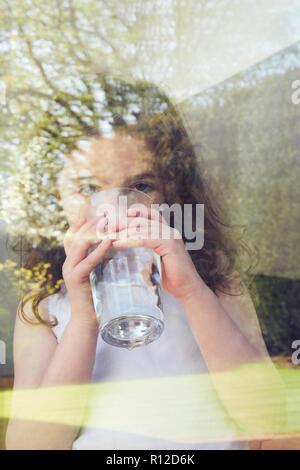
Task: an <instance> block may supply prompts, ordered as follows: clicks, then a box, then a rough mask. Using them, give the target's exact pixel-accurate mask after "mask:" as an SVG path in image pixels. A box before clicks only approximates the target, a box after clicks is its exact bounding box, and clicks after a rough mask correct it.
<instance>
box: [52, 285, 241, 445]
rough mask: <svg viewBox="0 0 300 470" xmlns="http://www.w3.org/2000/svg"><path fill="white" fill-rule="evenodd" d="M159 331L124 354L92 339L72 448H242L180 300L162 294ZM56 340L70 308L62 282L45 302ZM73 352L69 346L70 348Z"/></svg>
mask: <svg viewBox="0 0 300 470" xmlns="http://www.w3.org/2000/svg"><path fill="white" fill-rule="evenodd" d="M161 297H162V305H163V311H164V325H165V326H164V331H163V333H162V335H161V336H160V338H158V339H157V340H155V341H153V342H152V343H150V344H148V345H146V346H141V347H137V348H134V349H132V350H127V349H125V348H118V347H115V346H111V345H109V344H107V343H105V342H104V341H103V340H102V338H101V336H100V334H99V337H98V343H97V350H96V358H95V364H94V369H93V374H92V379H91V385H90V387H91V392H90V398H89V405H88V410H87V417H86V421H85V426H84V427H83V428H81V431H80V434H79V436H78V438H77V439H76V440H75V441H74V443H73V447H72V449H74V450H83V449H107V450H124V449H151V450H153V449H168V450H173V449H174V450H175V449H236V450H238V449H243V450H246V449H248V448H249V446H248V442H246V441H243V440H240V439H238V429H237V427H236V426H235V424H234V423H233V421H232V420H231V419H230V417H229V416H228V414H227V413H226V411H225V409H224V407H223V406H222V404H221V402H220V399H219V398H218V396H217V394H216V392H215V390H214V388H213V386H212V384H211V382H210V376H209V373H208V370H207V367H206V364H205V361H204V359H203V357H202V355H201V352H200V350H199V347H198V345H197V343H196V341H195V339H194V336H193V334H192V331H191V329H190V327H189V324H188V321H187V318H186V315H185V312H184V310H183V308H182V306H181V305H180V303H179V302H178V301H177V300H176V299H175V298H174V297H173V296H171V295H169V294H168V293H166V292H165V291H163V290H162V295H161ZM48 308H49V315H50V318H53V317H54V316H55V317H56V318H57V320H58V325H57V326H55V327H53V332H54V334H55V336H56V338H57V341H58V342H59V341H60V339H61V337H62V334H63V331H64V328H65V326H66V325H67V323H68V321H69V319H70V315H71V308H70V302H69V297H68V292H67V290H66V287H65V284H64V283H62V285H61V292H58V293H57V294H54V295H51V296H50V297H49V303H48ZM74 347H76V345H74Z"/></svg>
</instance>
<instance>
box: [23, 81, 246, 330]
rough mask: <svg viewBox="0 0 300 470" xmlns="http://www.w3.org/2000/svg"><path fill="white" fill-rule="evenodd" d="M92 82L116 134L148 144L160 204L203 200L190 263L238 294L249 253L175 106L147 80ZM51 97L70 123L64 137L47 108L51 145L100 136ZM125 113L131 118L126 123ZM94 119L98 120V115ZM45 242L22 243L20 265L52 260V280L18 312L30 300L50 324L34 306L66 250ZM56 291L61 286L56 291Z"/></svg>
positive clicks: (211, 282)
mask: <svg viewBox="0 0 300 470" xmlns="http://www.w3.org/2000/svg"><path fill="white" fill-rule="evenodd" d="M95 80H98V82H99V83H100V84H101V87H102V90H103V91H104V92H105V103H106V104H105V110H106V120H107V121H108V122H109V123H110V125H111V126H112V128H113V129H114V130H117V131H118V132H122V133H126V134H131V135H133V136H134V135H142V136H143V137H144V138H145V140H146V144H147V147H148V148H149V150H150V151H151V152H152V153H153V156H154V159H153V166H154V170H155V172H156V174H158V175H160V178H161V180H162V183H163V187H164V193H165V202H166V203H168V204H169V205H172V204H173V203H175V202H177V203H179V204H181V205H182V206H183V204H193V205H195V204H204V227H205V237H204V246H203V248H202V249H201V250H194V251H190V255H191V258H192V260H193V263H194V265H195V267H196V269H197V272H198V273H199V275H200V276H201V278H202V279H203V281H204V282H205V283H206V284H207V286H208V287H209V288H210V289H212V291H213V292H215V293H217V291H218V290H219V291H223V292H226V293H228V294H230V295H239V293H238V292H237V291H236V290H235V289H233V287H232V286H233V285H235V286H236V283H233V280H236V279H239V281H240V287H242V285H243V284H244V283H247V282H248V284H249V281H250V277H249V273H250V271H251V267H252V266H251V262H252V261H253V259H254V253H253V252H252V251H251V250H250V248H249V247H248V245H247V244H246V243H245V242H244V240H243V238H242V237H241V236H237V235H235V238H233V234H234V228H235V227H237V226H235V227H234V226H232V225H230V224H229V223H228V221H227V220H226V218H225V217H224V208H223V207H222V206H221V204H220V202H219V201H217V198H216V194H213V192H212V190H211V187H210V186H209V183H208V181H205V180H204V178H203V174H202V172H201V168H200V163H199V162H200V157H199V155H198V156H196V153H195V149H194V147H193V145H192V143H191V140H190V138H189V136H188V133H187V131H186V129H185V126H184V124H183V120H182V118H181V116H180V113H179V111H178V109H177V108H176V107H175V106H173V105H172V103H171V102H170V100H169V99H168V97H167V96H166V95H165V94H163V93H162V92H161V91H160V90H159V89H158V88H157V87H156V86H154V85H152V84H149V83H145V82H136V83H134V84H131V83H128V82H125V81H123V80H121V79H118V78H114V79H112V78H111V77H110V78H109V77H107V76H105V75H97V76H96V77H95ZM93 100H94V98H93V97H92V96H84V97H83V98H82V101H81V103H83V104H84V106H88V107H90V109H91V108H93V109H94V102H93ZM54 101H55V102H56V103H57V104H59V105H60V106H63V108H64V111H65V113H67V114H68V116H69V118H70V121H69V123H71V124H72V125H71V124H69V128H68V133H66V132H65V133H64V134H65V138H64V139H63V138H62V136H61V129H62V127H61V122H60V120H59V118H58V117H57V115H55V113H51V112H49V111H48V112H47V115H46V119H45V120H44V122H42V123H41V124H40V125H39V126H38V129H37V132H38V134H39V135H42V136H44V137H45V136H46V138H47V139H48V141H49V142H51V143H52V146H54V147H55V143H57V142H60V143H61V142H62V141H63V143H64V148H65V149H68V150H71V149H73V148H76V141H78V139H80V138H82V137H84V138H89V137H94V136H101V132H100V130H99V129H98V128H97V126H96V125H91V123H90V122H91V120H90V119H89V120H88V121H86V120H85V119H84V117H83V116H82V114H80V113H78V112H75V111H74V110H73V109H72V107H71V105H70V103H69V101H68V96H64V95H63V94H60V95H59V96H57V97H56V98H55V100H54ZM130 110H131V111H130ZM128 113H130V114H131V118H133V119H132V120H133V121H134V122H132V120H131V122H130V123H128V122H127V121H126V116H127V117H128ZM102 116H103V112H102ZM107 116H108V117H107ZM95 118H97V119H99V115H97V113H95ZM95 120H96V119H95ZM64 128H65V126H64ZM53 143H54V145H53ZM220 214H222V217H221V215H220ZM171 225H172V222H171ZM183 233H184V231H183ZM183 238H184V235H183ZM184 241H185V239H184ZM45 242H46V240H42V241H41V244H40V246H39V247H37V248H32V247H30V244H28V245H27V248H28V249H27V251H28V256H27V261H26V264H25V268H27V269H32V268H33V267H34V266H35V265H36V264H37V263H39V262H49V261H51V267H50V273H51V278H52V279H51V282H50V281H49V280H47V281H45V282H44V284H42V286H41V289H40V291H39V292H38V293H36V294H34V295H32V296H30V297H27V298H26V299H25V298H23V299H22V302H21V308H20V313H21V315H22V316H23V318H26V317H25V314H24V310H23V307H24V305H25V303H26V302H27V301H28V300H30V299H31V298H32V299H33V302H32V310H33V313H34V315H35V317H36V318H37V320H38V321H39V322H41V323H45V324H49V325H50V326H53V325H55V324H56V322H55V321H52V322H47V321H46V320H44V319H42V318H41V317H40V315H39V312H38V305H39V303H40V302H41V300H42V299H44V298H46V297H47V296H49V283H50V285H51V287H52V288H53V286H54V285H55V284H56V282H57V281H58V280H59V279H62V265H63V263H64V260H65V252H64V248H63V247H62V246H56V247H53V248H51V249H50V250H49V249H46V248H45V246H46V243H45ZM242 252H243V253H246V255H247V256H248V259H249V267H248V269H244V270H242V269H241V267H240V266H239V260H240V256H241V253H242ZM59 290H60V288H58V289H56V291H59ZM26 319H27V320H28V321H29V319H28V318H26Z"/></svg>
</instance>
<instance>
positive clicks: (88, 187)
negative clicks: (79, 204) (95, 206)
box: [78, 184, 99, 196]
mask: <svg viewBox="0 0 300 470" xmlns="http://www.w3.org/2000/svg"><path fill="white" fill-rule="evenodd" d="M97 191H99V189H98V186H96V185H95V184H85V185H83V186H81V187H80V188H79V190H78V192H79V193H81V194H83V195H84V196H91V194H94V193H96V192H97Z"/></svg>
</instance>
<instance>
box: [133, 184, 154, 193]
mask: <svg viewBox="0 0 300 470" xmlns="http://www.w3.org/2000/svg"><path fill="white" fill-rule="evenodd" d="M134 187H135V189H137V190H138V191H142V192H143V193H147V192H149V191H152V190H153V186H152V185H151V184H149V183H136V184H135V185H134Z"/></svg>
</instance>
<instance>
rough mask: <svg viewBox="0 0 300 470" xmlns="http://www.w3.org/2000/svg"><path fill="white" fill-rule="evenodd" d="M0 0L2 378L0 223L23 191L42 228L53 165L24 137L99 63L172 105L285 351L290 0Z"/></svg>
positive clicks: (290, 320)
mask: <svg viewBox="0 0 300 470" xmlns="http://www.w3.org/2000/svg"><path fill="white" fill-rule="evenodd" d="M0 7H1V12H2V14H1V18H0V53H1V62H0V63H1V71H0V85H1V87H0V92H1V96H0V103H1V110H2V112H1V114H0V188H1V190H0V192H1V204H0V219H1V220H0V222H1V223H0V263H2V264H3V263H4V262H5V261H6V260H12V261H15V263H16V265H15V266H14V267H10V268H9V269H8V270H7V269H3V270H0V299H1V303H0V339H1V340H4V341H5V343H6V364H5V365H2V364H1V365H0V377H1V376H2V377H7V376H13V357H12V356H13V354H12V349H13V343H12V337H13V327H14V320H15V312H16V307H17V304H18V301H19V287H18V285H17V284H16V282H15V281H16V278H15V276H14V275H13V270H14V269H17V268H19V267H20V266H22V264H23V260H22V259H20V257H19V255H18V254H16V253H13V252H12V251H11V250H10V249H9V248H8V247H7V236H8V231H10V230H12V229H13V228H15V229H16V230H17V233H18V230H21V229H22V230H24V231H25V233H26V231H27V232H28V226H26V224H25V222H26V220H27V221H30V223H31V222H32V223H33V222H34V220H33V219H32V218H31V217H33V216H32V214H31V212H30V207H29V208H28V206H26V205H25V203H24V201H25V200H27V199H28V198H29V199H30V201H32V205H33V207H34V211H33V212H32V213H36V210H37V205H39V204H40V205H41V206H40V208H39V211H40V224H41V226H42V227H43V230H44V231H45V233H47V231H48V230H49V227H50V226H53V213H51V211H50V218H49V219H47V218H46V215H45V214H46V213H49V211H48V210H47V211H45V210H44V209H45V207H47V209H50V208H51V207H50V206H51V201H50V203H49V198H48V196H49V193H51V183H52V181H53V173H55V171H56V169H55V168H54V167H53V166H51V161H50V160H47V159H45V160H44V161H42V160H41V159H39V156H38V154H34V152H33V153H28V152H27V148H28V143H29V142H30V140H31V137H32V132H33V129H34V128H35V126H36V124H37V122H39V120H40V119H41V116H44V112H45V110H46V109H48V107H49V106H51V105H52V104H53V102H54V99H55V98H57V96H58V95H59V94H60V93H64V94H68V93H69V94H70V99H73V98H74V97H72V93H73V90H74V87H75V88H76V87H77V88H78V83H79V81H80V80H83V82H84V77H88V76H89V74H90V73H94V72H101V71H106V70H112V71H114V72H116V71H117V72H118V73H120V74H121V75H122V76H124V77H125V78H126V77H129V76H130V77H134V78H139V79H144V80H149V81H152V82H154V83H156V84H158V85H159V86H160V87H162V88H163V89H164V90H165V91H166V92H167V93H168V94H169V95H170V97H171V98H172V99H173V100H174V102H175V103H176V104H177V105H178V107H179V109H180V110H181V111H182V113H183V116H184V119H185V122H186V125H187V128H188V131H189V133H190V136H191V139H192V141H193V143H194V145H195V148H196V150H197V151H198V153H199V161H200V163H201V165H202V170H203V173H204V174H205V176H206V178H207V179H208V181H209V182H210V184H211V186H212V187H216V188H217V189H218V194H219V195H220V198H221V199H222V202H223V203H224V206H225V207H226V209H227V212H228V214H229V216H230V221H231V222H232V223H237V224H244V225H245V227H246V232H245V234H244V236H245V239H246V240H247V241H249V243H250V244H251V245H252V246H255V247H256V249H257V251H258V253H259V262H258V264H257V266H256V268H255V273H254V274H255V276H254V287H255V289H256V291H257V294H258V295H257V297H255V306H256V309H257V313H258V317H259V321H260V324H261V327H262V330H263V334H264V337H265V340H266V344H267V347H268V350H269V352H270V354H271V355H272V356H273V357H275V356H286V357H287V358H290V356H291V352H292V351H291V344H292V342H293V341H294V340H295V339H300V315H299V305H300V289H299V287H300V286H299V284H300V259H299V250H298V245H299V213H300V210H299V209H300V207H299V205H300V199H299V181H300V158H299V157H300V156H299V148H300V138H299V136H300V133H299V128H300V126H299V124H300V122H299V120H300V104H295V103H293V101H292V93H293V91H294V90H293V89H292V84H293V83H294V82H295V81H296V80H299V79H300V43H299V40H300V33H299V31H300V4H299V1H298V0H292V1H290V2H289V3H288V4H287V3H286V2H285V1H283V0H276V1H275V2H274V0H272V1H271V0H264V1H263V2H261V1H258V0H251V1H250V0H244V1H243V2H240V1H238V0H231V1H229V0H222V1H220V0H218V1H217V0H211V1H208V0H200V1H199V0H167V1H159V0H158V1H154V0H125V1H123V2H119V1H117V0H112V1H110V2H107V1H104V0H89V1H86V2H78V1H75V0H64V1H63V0H48V1H47V2H46V1H44V0H42V1H40V2H39V3H37V2H34V1H32V0H30V1H29V0H24V1H22V2H18V1H15V0H5V1H4V0H0ZM67 104H68V103H67ZM37 168H38V169H40V173H39V174H40V178H39V179H38V180H36V181H32V180H31V178H32V175H33V174H36V173H35V170H36V169H37ZM33 169H34V171H33ZM30 185H33V186H34V191H36V193H38V194H39V198H38V199H36V198H35V195H36V193H35V192H34V191H33V193H32V194H31V193H29V192H28V191H29V189H28V188H29V187H31V186H30ZM13 221H20V226H18V224H15V222H13ZM5 222H6V223H7V225H6V224H5ZM22 223H24V224H25V225H23V226H22ZM8 229H9V230H8ZM29 229H30V227H29ZM20 233H21V231H20ZM0 447H1V445H0Z"/></svg>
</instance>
